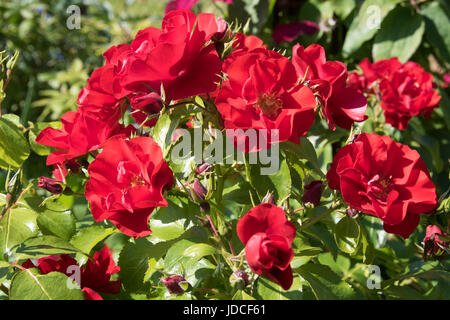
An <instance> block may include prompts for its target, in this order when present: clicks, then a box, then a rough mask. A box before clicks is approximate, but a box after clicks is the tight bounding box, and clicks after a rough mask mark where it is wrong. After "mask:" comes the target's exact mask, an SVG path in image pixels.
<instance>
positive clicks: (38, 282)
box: [9, 269, 84, 300]
mask: <svg viewBox="0 0 450 320" xmlns="http://www.w3.org/2000/svg"><path fill="white" fill-rule="evenodd" d="M70 285H72V286H75V285H74V284H73V282H72V281H71V280H70V278H69V277H67V276H66V275H65V274H63V273H61V272H50V273H48V274H45V275H40V274H33V272H32V271H31V270H30V269H26V270H23V271H19V272H18V273H17V274H16V275H15V276H14V277H13V279H12V281H11V287H10V290H9V296H10V299H11V300H84V295H83V292H82V291H81V290H80V288H77V287H75V288H73V289H71V287H70Z"/></svg>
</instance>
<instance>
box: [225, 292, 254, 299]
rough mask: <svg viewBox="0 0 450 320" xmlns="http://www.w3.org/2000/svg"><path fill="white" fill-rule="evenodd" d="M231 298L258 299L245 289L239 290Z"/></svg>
mask: <svg viewBox="0 0 450 320" xmlns="http://www.w3.org/2000/svg"><path fill="white" fill-rule="evenodd" d="M231 300H256V299H255V298H253V297H252V296H250V295H248V294H247V293H245V291H244V290H238V291H236V293H235V294H234V296H233V298H231Z"/></svg>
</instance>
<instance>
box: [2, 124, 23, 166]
mask: <svg viewBox="0 0 450 320" xmlns="http://www.w3.org/2000/svg"><path fill="white" fill-rule="evenodd" d="M29 155H30V146H29V145H28V141H27V140H26V139H25V137H24V135H23V134H22V132H21V130H20V128H18V127H17V126H16V124H14V123H13V122H11V121H10V120H7V119H6V118H5V117H4V116H3V117H1V118H0V168H5V169H8V168H9V167H11V168H12V169H18V168H19V167H20V166H21V165H22V163H23V162H24V161H25V160H26V159H27V158H28V156H29Z"/></svg>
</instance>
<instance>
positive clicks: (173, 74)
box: [120, 10, 221, 102]
mask: <svg viewBox="0 0 450 320" xmlns="http://www.w3.org/2000/svg"><path fill="white" fill-rule="evenodd" d="M217 31H218V26H217V22H216V18H215V16H214V15H213V14H208V13H202V14H199V15H198V16H196V15H195V14H194V13H193V12H192V11H188V10H176V11H171V12H169V13H168V14H167V15H166V16H165V17H164V19H163V21H162V27H161V30H159V29H156V28H153V27H149V28H146V29H144V30H141V31H139V32H138V33H137V35H136V37H135V39H134V40H133V42H132V43H131V48H132V50H133V52H134V53H133V55H132V56H129V57H128V58H127V61H126V63H125V65H124V66H123V69H122V71H121V74H120V78H121V84H122V85H123V86H125V88H126V89H128V90H130V91H135V92H136V91H144V92H145V90H146V91H147V93H149V92H148V90H149V89H148V88H149V87H150V88H151V91H154V92H157V93H158V94H161V91H160V89H161V84H162V85H163V87H164V92H165V98H166V100H167V101H169V102H170V101H171V100H179V99H183V98H186V97H191V96H196V95H199V94H205V93H208V92H211V91H214V90H215V88H216V83H218V82H219V81H220V77H219V75H220V72H221V61H220V58H219V56H218V54H217V52H216V51H215V46H214V44H213V43H211V44H207V42H208V41H209V40H210V39H211V37H212V36H213V35H214V34H215V33H216V32H217ZM143 83H144V84H145V86H143ZM136 88H139V90H136Z"/></svg>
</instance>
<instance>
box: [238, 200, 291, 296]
mask: <svg viewBox="0 0 450 320" xmlns="http://www.w3.org/2000/svg"><path fill="white" fill-rule="evenodd" d="M236 228H237V234H238V236H239V239H240V240H241V241H242V242H243V243H244V244H245V256H246V258H247V262H248V265H249V266H250V268H251V269H252V270H253V272H255V273H257V274H259V275H261V276H263V277H265V278H268V279H269V280H271V281H274V282H276V283H278V284H279V285H280V286H281V287H282V288H283V289H284V290H288V289H289V288H290V287H291V285H292V281H293V276H292V269H291V266H290V263H291V260H292V258H293V257H294V251H293V250H292V247H291V243H292V241H294V237H295V227H294V224H293V223H292V222H290V221H288V220H287V219H286V214H285V212H284V211H283V209H281V208H279V207H277V206H275V205H272V204H268V203H265V204H260V205H258V206H256V207H254V208H253V209H251V210H250V211H249V212H247V214H246V215H245V216H243V217H242V218H241V219H239V221H238V223H237V226H236Z"/></svg>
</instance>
